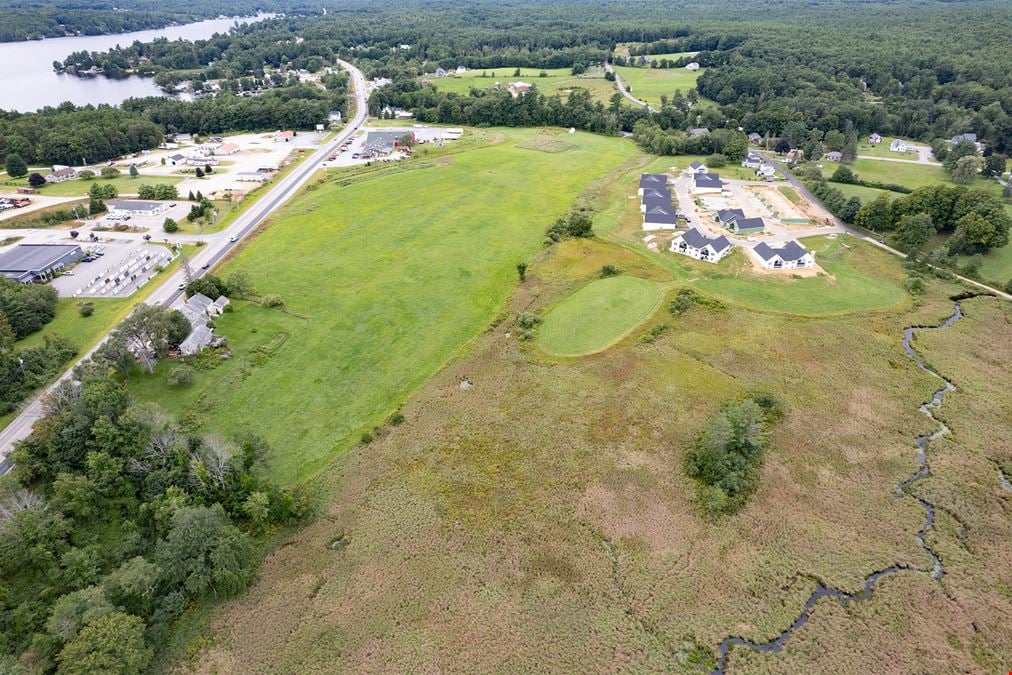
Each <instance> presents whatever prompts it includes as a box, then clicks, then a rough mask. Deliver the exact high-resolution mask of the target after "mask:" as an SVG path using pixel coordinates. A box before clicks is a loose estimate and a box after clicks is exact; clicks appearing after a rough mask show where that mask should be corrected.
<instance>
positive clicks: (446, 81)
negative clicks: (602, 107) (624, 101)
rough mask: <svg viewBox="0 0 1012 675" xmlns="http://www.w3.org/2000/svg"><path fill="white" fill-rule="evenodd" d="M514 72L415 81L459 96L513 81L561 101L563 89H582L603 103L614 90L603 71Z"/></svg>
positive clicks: (509, 69)
mask: <svg viewBox="0 0 1012 675" xmlns="http://www.w3.org/2000/svg"><path fill="white" fill-rule="evenodd" d="M516 70H517V69H516V67H508V66H504V67H502V68H488V69H484V70H472V71H468V72H467V73H465V74H462V75H452V76H448V77H438V78H437V77H432V76H431V75H427V76H424V77H422V78H419V79H428V80H431V81H432V84H433V86H434V87H436V88H437V89H439V90H440V91H446V92H455V93H457V94H463V95H467V93H468V92H470V91H471V88H472V87H474V88H476V89H489V88H491V87H493V86H495V83H496V82H499V83H500V84H501V85H502V88H503V89H505V88H506V87H507V86H509V84H510V83H512V82H517V81H523V82H526V83H527V84H534V85H537V87H538V90H539V91H540V92H541V93H543V94H545V95H547V96H551V95H553V94H562V96H563V98H565V96H566V90H576V89H580V88H582V89H586V90H587V91H589V92H590V95H591V96H592V97H593V98H594V99H595V100H598V101H601V102H602V103H607V102H608V100H609V99H610V98H611V96H612V94H614V93H615V92H616V91H617V90H616V89H615V84H614V83H613V82H609V81H608V80H606V79H604V69H603V68H590V69H588V71H587V72H586V73H584V74H583V75H573V74H572V72H571V71H570V69H569V68H545V69H541V68H521V69H520V75H519V76H517V75H514V73H515V72H516ZM542 72H544V73H545V74H546V76H545V77H541V73H542ZM486 75H487V77H486Z"/></svg>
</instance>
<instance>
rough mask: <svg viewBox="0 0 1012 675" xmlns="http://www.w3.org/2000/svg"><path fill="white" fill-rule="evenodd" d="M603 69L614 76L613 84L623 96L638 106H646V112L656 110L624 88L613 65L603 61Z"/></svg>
mask: <svg viewBox="0 0 1012 675" xmlns="http://www.w3.org/2000/svg"><path fill="white" fill-rule="evenodd" d="M604 69H605V70H606V71H607V72H609V73H611V74H612V75H614V76H615V85H616V86H617V87H618V90H619V92H621V93H622V95H623V96H625V97H626V98H627V99H629V100H630V101H632V102H633V103H635V104H636V105H638V106H640V107H641V108H646V109H647V112H657V111H656V110H654V109H653V108H651V107H650V104H649V103H647V102H646V101H641V100H639V99H638V98H636V97H635V96H633V95H632V94H630V93H629V90H627V89H626V88H625V83H624V82H623V81H622V78H621V77H619V74H618V73H616V72H615V67H614V66H613V65H611V64H610V63H605V64H604Z"/></svg>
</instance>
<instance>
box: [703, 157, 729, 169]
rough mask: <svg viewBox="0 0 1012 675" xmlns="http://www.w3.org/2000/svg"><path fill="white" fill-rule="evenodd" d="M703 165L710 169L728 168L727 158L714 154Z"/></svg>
mask: <svg viewBox="0 0 1012 675" xmlns="http://www.w3.org/2000/svg"><path fill="white" fill-rule="evenodd" d="M703 164H705V165H706V168H708V169H720V168H723V167H725V166H727V157H725V156H724V155H720V154H717V153H714V154H712V155H710V156H709V157H707V158H706V159H704V160H703Z"/></svg>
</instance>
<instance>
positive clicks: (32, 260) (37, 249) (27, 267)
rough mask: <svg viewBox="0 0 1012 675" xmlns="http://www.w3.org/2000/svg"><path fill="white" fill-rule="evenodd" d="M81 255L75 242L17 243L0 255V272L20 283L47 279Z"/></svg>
mask: <svg viewBox="0 0 1012 675" xmlns="http://www.w3.org/2000/svg"><path fill="white" fill-rule="evenodd" d="M83 257H84V252H83V251H82V250H81V247H80V246H78V245H77V244H19V245H17V246H15V247H14V248H12V249H11V250H10V251H7V252H6V253H4V254H2V255H0V274H3V275H4V276H5V277H7V278H8V279H13V280H14V281H17V282H19V283H22V284H30V283H32V282H33V281H48V280H49V279H52V278H53V277H54V276H56V274H57V273H58V272H59V271H60V270H62V269H63V268H64V267H66V266H67V265H70V264H72V263H75V262H77V261H78V260H80V259H81V258H83Z"/></svg>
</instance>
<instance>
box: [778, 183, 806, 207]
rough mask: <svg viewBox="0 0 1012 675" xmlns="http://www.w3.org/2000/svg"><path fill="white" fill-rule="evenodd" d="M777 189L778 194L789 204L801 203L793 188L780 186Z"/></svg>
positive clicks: (799, 196)
mask: <svg viewBox="0 0 1012 675" xmlns="http://www.w3.org/2000/svg"><path fill="white" fill-rule="evenodd" d="M777 189H779V190H780V194H782V195H783V196H784V197H787V200H788V201H789V202H790V203H792V204H797V203H798V202H800V201H801V195H799V194H798V193H797V191H796V190H795V189H794V188H792V187H790V186H788V185H781V186H780V187H779V188H777Z"/></svg>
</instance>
